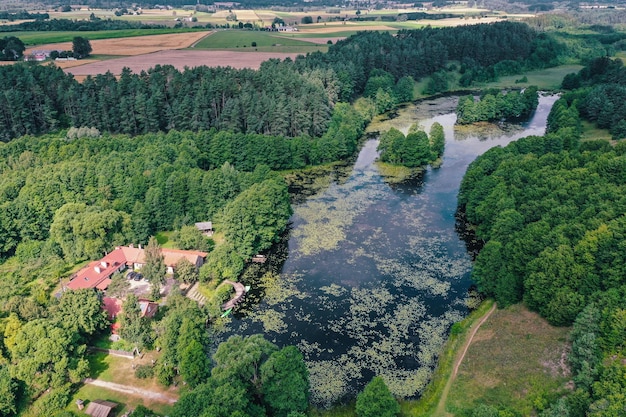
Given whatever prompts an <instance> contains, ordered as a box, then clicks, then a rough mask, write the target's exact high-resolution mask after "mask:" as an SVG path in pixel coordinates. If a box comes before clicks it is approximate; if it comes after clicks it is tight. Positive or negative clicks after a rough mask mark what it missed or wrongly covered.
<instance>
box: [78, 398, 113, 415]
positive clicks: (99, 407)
mask: <svg viewBox="0 0 626 417" xmlns="http://www.w3.org/2000/svg"><path fill="white" fill-rule="evenodd" d="M115 407H117V403H114V402H112V401H104V400H93V401H90V402H89V405H87V410H85V413H86V414H89V415H90V416H92V417H109V414H111V411H113V409H114V408H115Z"/></svg>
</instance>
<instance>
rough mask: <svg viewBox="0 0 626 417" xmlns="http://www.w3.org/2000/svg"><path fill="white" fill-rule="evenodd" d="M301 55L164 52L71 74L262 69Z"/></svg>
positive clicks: (81, 68) (93, 65)
mask: <svg viewBox="0 0 626 417" xmlns="http://www.w3.org/2000/svg"><path fill="white" fill-rule="evenodd" d="M296 56H298V54H297V53H274V52H238V51H177V50H169V51H160V52H155V53H152V54H145V55H137V56H129V57H123V58H115V59H109V60H106V61H97V62H93V63H90V64H86V65H80V66H77V67H73V68H68V69H67V72H69V73H71V74H74V76H76V77H77V78H78V79H80V77H81V76H87V75H96V74H104V73H105V72H107V71H111V73H113V74H121V72H122V68H124V67H128V68H130V69H131V70H132V71H133V72H140V71H142V70H148V69H149V68H152V67H154V66H155V65H157V64H159V65H166V64H167V65H173V66H174V67H176V68H178V69H181V70H182V69H183V68H184V67H190V68H191V67H197V66H200V65H206V66H209V67H217V66H231V67H233V68H252V69H258V68H259V67H260V66H261V62H263V61H267V60H268V59H270V58H279V59H285V58H287V57H290V58H292V59H293V58H295V57H296Z"/></svg>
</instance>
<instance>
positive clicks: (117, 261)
mask: <svg viewBox="0 0 626 417" xmlns="http://www.w3.org/2000/svg"><path fill="white" fill-rule="evenodd" d="M161 254H162V255H163V262H164V263H165V266H166V267H167V273H168V274H173V273H174V268H175V266H176V264H177V263H178V261H180V260H181V259H182V258H187V259H188V260H189V262H191V263H192V264H193V265H195V266H196V268H199V267H201V266H202V264H203V263H204V259H205V258H206V256H207V253H206V252H200V251H189V250H177V249H161ZM145 263H146V256H145V251H144V250H143V249H142V248H141V247H139V248H135V247H133V246H118V247H116V248H115V250H113V251H112V252H111V253H109V254H107V255H106V256H105V257H104V258H102V259H100V260H99V261H93V262H91V263H90V264H89V265H87V266H86V267H85V268H83V269H81V270H80V271H78V272H77V273H76V275H75V276H74V277H73V278H71V281H70V282H69V283H68V284H67V288H69V289H70V290H79V289H84V288H96V289H98V290H102V291H104V290H106V289H107V287H108V286H109V284H110V283H111V276H113V274H114V273H115V272H121V271H123V270H124V269H126V268H130V269H141V267H142V266H144V265H145Z"/></svg>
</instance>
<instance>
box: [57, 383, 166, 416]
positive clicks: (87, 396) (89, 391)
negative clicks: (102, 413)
mask: <svg viewBox="0 0 626 417" xmlns="http://www.w3.org/2000/svg"><path fill="white" fill-rule="evenodd" d="M78 399H80V400H83V401H87V400H105V401H113V402H116V403H118V404H119V406H118V407H116V408H115V410H114V411H115V415H116V416H121V415H123V414H124V413H125V412H127V411H130V410H133V409H135V407H137V406H138V405H139V404H141V405H143V406H145V407H148V408H149V409H151V410H153V411H154V412H156V413H158V414H159V415H164V416H165V415H168V414H171V412H172V410H173V408H174V407H173V406H172V405H170V404H164V403H159V402H155V401H148V400H145V399H143V398H141V397H138V396H134V395H129V394H124V393H122V392H118V391H113V390H109V389H106V388H102V387H97V386H95V385H83V386H82V387H81V388H80V389H79V390H78V391H76V393H75V394H74V396H73V397H72V399H71V400H70V402H69V404H68V406H67V407H66V408H65V409H66V410H69V411H72V412H74V413H76V412H77V411H78V410H77V408H76V400H78Z"/></svg>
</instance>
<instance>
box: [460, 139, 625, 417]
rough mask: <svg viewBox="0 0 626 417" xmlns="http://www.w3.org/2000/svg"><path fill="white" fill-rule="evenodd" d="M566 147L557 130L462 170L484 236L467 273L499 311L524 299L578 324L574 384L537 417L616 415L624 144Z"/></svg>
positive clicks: (472, 216) (620, 370)
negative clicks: (482, 245) (470, 272)
mask: <svg viewBox="0 0 626 417" xmlns="http://www.w3.org/2000/svg"><path fill="white" fill-rule="evenodd" d="M567 135H569V134H567ZM564 143H565V142H564V138H560V137H559V136H558V135H555V134H548V135H547V136H545V137H529V138H525V139H522V140H519V141H518V142H516V143H513V144H511V145H509V146H507V147H506V148H504V149H502V148H493V149H491V150H490V151H488V152H486V153H485V154H484V155H483V156H482V157H479V158H478V159H477V160H476V161H475V162H474V163H473V164H472V165H471V167H470V169H468V171H467V174H466V176H465V178H464V180H463V184H462V188H461V193H460V194H459V201H460V203H461V204H462V206H461V207H462V208H464V210H465V211H466V214H467V218H468V220H469V221H470V222H472V223H473V224H475V225H476V226H477V228H476V231H477V236H478V237H479V238H480V239H483V240H484V241H485V246H484V247H483V248H482V250H481V251H480V253H479V254H478V256H477V258H476V263H475V266H474V270H473V273H472V274H473V279H474V280H475V281H476V282H477V284H478V285H479V288H480V289H481V291H484V292H485V293H486V294H489V295H491V296H493V297H494V298H495V299H496V300H497V301H498V303H499V305H500V306H501V307H503V306H507V305H509V304H511V303H515V302H518V301H521V300H523V301H524V302H525V303H526V304H527V305H528V306H529V307H530V308H531V309H533V310H536V311H538V312H540V313H541V314H542V315H543V316H544V317H545V318H547V319H548V320H549V321H550V322H551V323H553V324H556V325H570V324H571V323H572V322H575V324H574V331H573V332H572V336H571V338H572V352H571V354H570V358H569V360H570V364H571V366H572V371H573V374H574V378H573V379H574V382H575V384H576V390H575V391H574V392H573V393H571V394H570V395H569V396H567V397H564V398H561V399H559V400H558V401H557V402H556V403H555V404H553V405H552V406H551V407H549V408H547V409H546V410H545V411H544V412H543V413H541V414H540V415H541V416H542V417H557V416H570V417H585V416H586V417H590V416H593V417H600V416H603V417H604V416H611V415H620V411H619V410H623V400H622V398H623V397H622V396H623V394H624V392H625V390H626V383H625V382H624V381H625V379H624V375H625V373H626V369H625V367H624V364H623V363H621V360H620V359H619V358H621V357H622V355H623V353H624V347H625V344H624V341H625V340H626V338H625V333H624V332H625V327H624V322H623V317H624V312H625V311H626V301H625V300H626V297H625V294H626V280H625V277H626V269H625V265H626V255H625V252H624V250H623V247H624V244H625V241H624V236H626V217H624V213H625V210H626V200H625V199H624V195H625V194H624V193H625V192H626V184H625V183H624V178H625V177H626V146H624V145H625V144H624V143H621V142H620V143H619V144H618V145H617V146H615V147H611V146H610V145H609V144H608V143H607V142H603V141H593V142H583V143H582V144H580V146H579V147H578V148H577V147H576V146H574V147H564V146H563V145H564ZM611 413H613V414H611Z"/></svg>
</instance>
